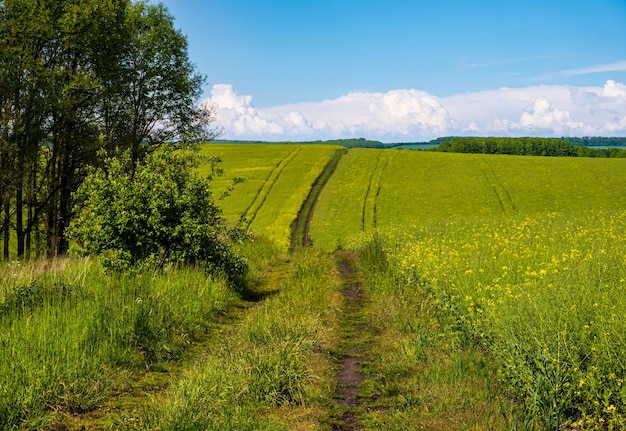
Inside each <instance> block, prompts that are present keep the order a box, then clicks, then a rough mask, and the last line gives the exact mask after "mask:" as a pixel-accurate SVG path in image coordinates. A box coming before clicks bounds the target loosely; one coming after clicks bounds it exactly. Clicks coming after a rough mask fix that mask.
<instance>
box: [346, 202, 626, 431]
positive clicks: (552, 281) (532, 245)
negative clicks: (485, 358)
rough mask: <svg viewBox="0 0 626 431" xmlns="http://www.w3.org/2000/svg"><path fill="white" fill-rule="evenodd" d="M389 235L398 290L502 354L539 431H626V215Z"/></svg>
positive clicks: (385, 237)
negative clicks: (404, 285) (404, 286)
mask: <svg viewBox="0 0 626 431" xmlns="http://www.w3.org/2000/svg"><path fill="white" fill-rule="evenodd" d="M378 235H379V236H378V241H380V242H382V243H383V244H384V246H383V249H384V250H385V255H386V256H387V261H386V262H387V264H388V265H389V267H390V268H392V272H393V273H395V274H396V279H401V280H407V281H408V283H409V284H410V285H411V286H413V289H414V290H415V294H416V295H431V296H432V297H431V299H430V301H431V303H432V304H434V305H436V306H437V307H439V308H440V309H441V310H444V311H445V312H449V313H451V314H453V315H454V316H455V319H454V320H455V323H454V324H453V327H454V328H455V330H454V331H455V333H456V337H454V338H457V339H460V340H464V343H465V345H467V344H468V343H469V344H470V345H471V344H473V345H476V346H481V347H482V348H485V349H487V350H488V351H489V352H490V353H491V354H492V355H494V358H495V361H494V363H495V364H496V365H497V368H498V370H499V372H500V375H501V376H502V377H503V378H504V380H505V381H506V382H508V383H509V384H510V386H511V388H513V389H514V390H515V391H516V393H517V394H518V396H519V397H520V399H521V400H524V401H525V412H526V413H525V415H524V416H525V418H526V419H525V423H526V426H527V427H528V429H547V430H556V429H563V427H566V428H565V429H585V430H587V429H589V430H591V429H598V430H602V429H624V427H625V426H626V417H625V416H624V412H625V411H626V390H625V388H624V380H623V376H624V375H626V360H625V359H624V358H626V337H625V336H624V334H626V323H625V321H624V319H623V316H624V315H626V306H625V304H624V297H625V294H626V269H625V268H626V266H625V264H624V262H625V259H626V254H625V250H626V213H625V212H624V210H590V211H580V212H576V213H569V214H564V213H541V214H539V215H538V216H506V217H500V218H492V219H484V218H483V219H453V220H448V221H445V222H441V221H440V222H424V223H422V224H420V225H414V226H403V227H400V228H395V229H391V230H389V231H387V232H385V233H379V234H378ZM365 237H367V235H365ZM369 241H371V239H368V238H364V239H362V240H361V241H359V242H358V243H354V244H351V246H353V247H363V246H364V244H367V243H368V242H369ZM420 332H421V331H420ZM420 332H418V333H417V334H416V336H417V335H418V334H419V333H420ZM420 338H421V337H419V336H418V337H417V339H416V340H415V342H417V343H418V344H417V346H419V340H420ZM572 427H574V428H572Z"/></svg>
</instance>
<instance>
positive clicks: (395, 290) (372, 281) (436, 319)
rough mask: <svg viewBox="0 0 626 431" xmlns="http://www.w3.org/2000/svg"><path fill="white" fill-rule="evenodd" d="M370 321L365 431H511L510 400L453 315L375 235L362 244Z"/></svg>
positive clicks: (515, 417)
mask: <svg viewBox="0 0 626 431" xmlns="http://www.w3.org/2000/svg"><path fill="white" fill-rule="evenodd" d="M358 254H359V258H360V262H361V266H362V268H363V272H364V279H365V280H366V286H365V287H366V292H367V301H366V302H365V316H366V322H367V325H368V326H369V327H370V328H371V330H372V332H373V334H374V338H373V340H372V341H371V346H372V347H371V352H370V358H369V361H368V362H366V363H365V375H366V379H365V381H364V383H363V384H362V386H361V391H360V395H361V396H362V397H363V398H365V399H368V400H369V403H366V405H367V407H368V408H367V409H365V410H364V411H363V412H362V414H361V415H360V417H359V422H360V424H361V428H360V429H362V430H364V431H366V430H383V429H384V430H406V429H440V430H450V431H453V430H468V429H473V430H474V429H475V430H487V429H493V430H514V429H520V428H521V421H520V419H519V411H518V408H517V406H516V405H515V402H514V398H513V396H512V395H513V394H512V393H511V391H508V389H507V387H506V385H503V384H502V382H501V381H500V379H499V376H498V373H497V370H496V369H495V368H493V367H491V366H490V363H491V360H492V357H491V355H490V354H489V353H488V352H485V351H484V350H483V349H481V348H477V346H476V345H474V344H473V343H471V342H468V339H467V338H466V337H464V336H463V334H462V333H460V332H459V331H458V328H457V325H456V316H455V315H454V313H451V312H450V310H446V309H444V307H442V306H441V303H440V302H439V301H438V299H437V298H436V297H435V296H434V295H433V293H432V292H430V291H429V290H428V289H419V290H418V289H416V288H415V285H414V284H413V283H411V282H410V281H409V280H407V279H406V278H405V277H404V276H403V274H401V273H399V272H398V270H397V267H396V266H395V262H394V260H393V258H392V257H389V256H387V250H385V244H383V242H382V241H381V240H380V239H379V238H378V237H376V236H374V237H373V238H372V239H371V240H369V241H366V242H364V243H361V244H360V245H359V249H358Z"/></svg>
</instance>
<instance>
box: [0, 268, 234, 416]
mask: <svg viewBox="0 0 626 431" xmlns="http://www.w3.org/2000/svg"><path fill="white" fill-rule="evenodd" d="M1 271H2V272H3V275H4V277H3V284H2V297H1V302H0V393H1V394H2V396H1V397H0V423H1V424H4V427H5V428H6V427H8V428H10V427H12V426H15V425H17V424H19V423H23V424H26V425H27V424H30V426H35V425H34V424H36V423H38V421H45V420H46V417H49V416H50V414H51V413H53V412H54V411H65V412H69V413H80V412H84V411H87V410H90V409H92V408H93V407H95V406H96V405H98V403H99V402H101V401H102V400H103V399H105V398H106V397H107V396H109V395H110V394H111V392H112V391H113V390H114V388H115V385H116V380H118V379H119V378H121V376H122V374H123V370H125V369H133V368H135V367H140V368H145V367H150V366H152V365H153V364H155V363H158V362H161V361H167V360H171V359H176V358H178V357H180V355H181V353H182V352H183V351H184V350H185V349H186V346H187V345H188V344H189V342H190V341H191V340H192V339H193V338H195V337H203V336H205V334H206V331H207V327H208V325H209V324H210V322H211V320H212V319H213V318H214V317H215V316H216V314H217V313H219V312H221V311H222V310H224V309H226V308H228V307H229V306H231V305H232V304H233V303H234V302H235V301H236V300H237V298H238V295H237V293H236V292H235V291H234V290H233V289H232V288H231V287H229V286H228V285H227V284H226V282H225V281H223V280H220V279H213V278H207V276H206V273H205V271H203V270H202V269H201V268H197V269H194V268H181V269H171V270H169V271H167V272H165V273H163V274H160V275H152V274H138V273H134V274H127V275H107V274H104V272H103V271H102V268H101V267H100V266H99V265H98V263H97V261H90V260H86V259H58V260H56V261H51V262H46V261H40V262H32V263H12V264H8V265H4V266H3V267H2V269H1Z"/></svg>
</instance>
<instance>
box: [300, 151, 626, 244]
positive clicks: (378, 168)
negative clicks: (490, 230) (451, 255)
mask: <svg viewBox="0 0 626 431" xmlns="http://www.w3.org/2000/svg"><path fill="white" fill-rule="evenodd" d="M380 152H381V150H351V151H350V152H349V153H348V154H347V155H346V156H345V157H344V158H343V159H342V162H341V163H340V165H339V167H338V168H337V171H336V173H335V175H334V177H333V178H331V180H330V181H329V183H328V186H327V187H326V188H325V190H323V191H322V193H321V195H320V200H319V202H318V206H317V210H316V212H315V214H314V217H313V220H312V223H311V230H310V236H311V238H312V240H313V243H314V244H315V245H317V246H320V247H322V248H324V249H326V250H329V251H332V250H334V249H335V248H336V247H337V245H338V244H342V243H343V242H345V241H346V240H347V239H349V238H350V236H352V235H355V234H358V233H359V232H361V231H363V230H366V231H368V230H371V229H372V228H373V227H374V217H373V214H374V208H375V222H376V226H377V227H386V226H401V225H404V224H407V223H409V224H413V223H422V222H427V221H434V220H446V219H449V218H460V217H463V218H481V217H488V218H491V217H501V216H503V215H506V214H522V215H523V214H538V213H542V212H546V211H558V212H576V211H580V210H584V209H588V208H596V209H611V208H615V207H618V208H623V207H626V194H624V193H623V190H626V176H625V175H623V172H624V161H623V160H619V159H591V158H586V159H583V158H580V159H579V158H547V157H520V156H494V155H479V154H442V153H431V152H408V151H401V150H389V151H387V152H385V158H386V159H387V160H386V161H385V163H382V160H381V163H380V164H379V162H378V160H379V154H380ZM377 172H379V174H378V173H377ZM377 180H379V181H380V184H378V185H375V183H376V181H377ZM370 183H371V184H372V185H370ZM372 187H373V188H374V189H376V190H377V193H373V192H372V191H371V190H369V189H370V188H372ZM374 196H375V197H376V198H375V199H374ZM374 205H375V206H374Z"/></svg>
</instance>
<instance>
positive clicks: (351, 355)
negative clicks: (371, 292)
mask: <svg viewBox="0 0 626 431" xmlns="http://www.w3.org/2000/svg"><path fill="white" fill-rule="evenodd" d="M335 256H336V259H337V266H338V269H339V271H340V274H341V277H342V279H343V289H342V291H343V295H344V307H343V310H342V316H341V325H342V353H341V356H340V360H339V369H338V371H337V381H338V383H339V386H338V393H337V396H336V398H337V400H338V403H340V404H341V407H342V408H341V411H342V415H341V418H340V420H339V422H338V423H336V424H335V425H334V427H333V430H335V431H340V430H341V431H358V430H360V429H361V427H360V426H359V423H358V420H357V415H356V410H357V408H358V407H359V406H360V405H361V400H360V399H359V397H358V392H359V385H360V384H361V382H363V373H362V367H361V365H362V363H363V362H364V361H365V360H367V350H368V349H367V338H368V337H367V335H366V334H367V332H366V327H365V323H364V318H363V301H364V292H363V289H362V283H361V281H360V277H361V274H360V271H359V270H358V260H357V258H356V256H355V255H354V254H353V253H350V252H337V253H336V254H335Z"/></svg>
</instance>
